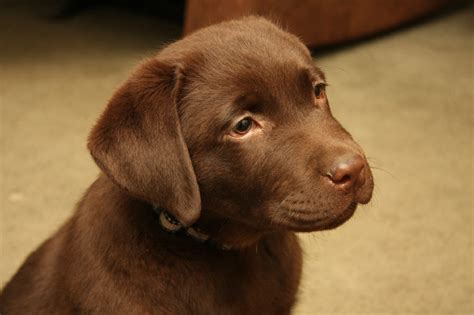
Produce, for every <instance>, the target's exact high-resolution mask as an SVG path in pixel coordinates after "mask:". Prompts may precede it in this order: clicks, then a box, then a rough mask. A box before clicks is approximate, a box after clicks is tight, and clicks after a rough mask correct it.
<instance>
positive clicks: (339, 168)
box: [326, 155, 365, 191]
mask: <svg viewBox="0 0 474 315" xmlns="http://www.w3.org/2000/svg"><path fill="white" fill-rule="evenodd" d="M364 166H365V162H364V159H363V158H362V156H360V155H351V156H345V157H343V158H340V159H338V160H337V162H336V163H334V166H333V167H332V168H331V170H330V171H329V172H327V174H326V175H327V176H328V177H329V179H330V180H331V182H332V183H333V184H334V185H335V187H336V189H340V190H346V191H349V190H353V189H356V188H358V187H360V186H362V185H363V184H364V182H365V177H364Z"/></svg>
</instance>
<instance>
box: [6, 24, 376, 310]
mask: <svg viewBox="0 0 474 315" xmlns="http://www.w3.org/2000/svg"><path fill="white" fill-rule="evenodd" d="M324 80H325V79H324V75H323V73H322V72H321V70H319V69H318V68H316V67H315V66H314V64H313V61H312V59H311V57H310V54H309V52H308V50H307V49H306V47H305V46H304V45H303V44H302V43H301V42H300V41H299V40H298V39H297V38H296V37H294V36H292V35H290V34H288V33H286V32H283V31H282V30H280V29H279V28H277V27H276V26H275V25H273V24H272V23H270V22H268V21H267V20H265V19H262V18H255V17H249V18H245V19H241V20H237V21H232V22H227V23H222V24H218V25H215V26H211V27H209V28H206V29H203V30H201V31H199V32H196V33H194V34H192V35H190V36H188V37H186V38H184V39H183V40H180V41H178V42H176V43H174V44H171V45H169V46H168V47H166V48H165V49H163V50H162V51H161V52H159V53H158V55H156V56H155V57H154V58H151V59H150V60H147V61H146V62H144V63H143V64H142V65H141V66H139V67H138V69H137V70H136V71H135V72H134V73H133V74H132V75H131V77H130V79H129V80H128V81H127V82H126V83H125V84H124V85H123V86H122V87H121V88H120V89H119V90H118V91H117V92H116V93H115V95H114V96H113V97H112V99H111V100H110V102H109V104H108V106H107V108H106V110H105V112H104V113H103V115H102V116H101V118H100V119H99V121H98V123H97V124H96V126H95V127H94V129H93V130H92V132H91V135H90V137H89V149H90V151H91V154H92V156H93V157H94V159H95V161H96V162H97V164H98V166H99V167H100V168H101V170H102V171H103V173H102V174H101V175H100V176H99V178H98V179H97V180H96V181H95V182H94V183H93V184H92V185H91V186H90V188H89V189H88V191H87V192H86V193H85V195H84V197H83V198H82V200H81V202H80V203H79V205H78V207H77V211H76V212H75V214H74V215H73V217H72V218H71V219H70V220H69V221H68V222H67V223H66V224H65V225H64V226H63V227H62V228H61V229H60V230H59V231H58V232H57V233H56V234H55V235H54V236H53V237H51V238H50V239H49V240H47V241H46V242H45V243H44V244H43V245H41V247H40V248H39V249H37V250H36V251H35V252H33V253H32V254H31V255H30V256H29V258H28V259H27V260H26V262H25V263H24V264H23V266H22V267H21V268H20V270H19V271H18V272H17V273H16V275H15V276H14V277H13V279H12V280H11V281H10V282H9V283H8V284H7V285H6V287H5V288H4V289H3V292H2V294H1V297H0V312H1V313H2V314H3V315H6V314H70V313H94V314H289V313H290V312H291V308H292V306H293V305H294V303H295V299H296V296H297V289H298V284H299V280H300V275H301V264H302V254H301V249H300V246H299V244H298V241H297V237H296V236H295V232H296V231H315V230H322V229H327V228H333V227H335V226H338V225H339V224H341V223H343V222H344V221H345V220H347V219H348V218H349V217H350V216H351V215H352V213H353V212H354V210H355V205H356V204H357V203H366V202H368V201H369V200H370V197H371V193H372V187H373V181H372V176H371V173H370V168H369V167H368V165H367V162H366V161H365V158H364V155H363V152H362V150H361V148H360V147H359V146H358V145H357V144H356V143H355V142H354V141H353V140H352V138H351V137H350V135H349V134H348V133H347V132H346V131H345V130H344V129H343V128H342V127H341V126H340V125H339V123H338V122H337V121H336V120H335V119H334V118H333V117H332V115H331V112H330V110H329V104H328V101H327V99H326V98H325V97H322V98H316V97H315V95H314V92H313V84H312V82H313V81H324ZM244 116H251V117H253V118H255V120H256V121H258V123H259V125H258V128H257V127H256V126H255V125H254V128H253V129H252V130H251V132H250V133H249V135H248V136H246V137H242V138H239V137H234V136H233V131H232V126H233V125H235V123H236V122H237V121H238V119H240V118H239V117H244ZM353 159H358V161H360V163H362V164H360V166H361V168H362V171H361V172H360V174H359V173H358V172H357V176H356V177H357V178H356V181H354V182H353V183H352V182H351V186H350V189H349V188H347V187H346V186H344V188H342V186H343V185H342V182H341V181H338V180H336V179H335V177H336V175H334V174H336V171H337V169H338V168H337V167H339V166H341V165H342V166H341V167H339V169H342V168H343V166H344V165H346V166H347V165H352V164H354V163H352V162H351V161H352V160H353ZM341 161H342V162H341ZM351 163H352V164H351ZM335 165H336V166H337V167H336V166H335ZM344 167H345V166H344ZM343 171H344V172H346V171H345V169H343ZM344 174H345V173H344ZM333 176H334V177H333ZM344 178H346V177H344ZM344 185H346V184H344ZM153 206H155V207H158V206H159V207H164V208H166V209H167V210H168V211H169V212H170V213H172V214H173V215H174V216H175V217H176V218H177V219H179V221H180V222H182V223H183V224H184V225H187V226H190V225H194V226H198V227H200V228H201V229H202V230H204V231H205V232H206V233H208V234H209V235H210V236H211V238H212V240H213V241H215V242H217V243H221V244H227V245H230V246H232V249H231V250H221V249H218V248H216V247H213V246H210V245H209V244H208V243H204V244H201V243H198V242H196V241H195V240H193V239H191V238H189V237H186V236H183V235H171V234H168V233H166V232H165V231H164V230H163V229H162V228H161V227H160V225H159V221H158V216H157V214H156V213H155V212H154V211H153Z"/></svg>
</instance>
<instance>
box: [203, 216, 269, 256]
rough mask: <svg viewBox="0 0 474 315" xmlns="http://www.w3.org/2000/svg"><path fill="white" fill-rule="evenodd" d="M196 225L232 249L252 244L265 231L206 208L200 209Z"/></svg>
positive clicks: (255, 242) (216, 240)
mask: <svg viewBox="0 0 474 315" xmlns="http://www.w3.org/2000/svg"><path fill="white" fill-rule="evenodd" d="M196 226H198V227H199V228H200V229H201V230H203V231H205V232H206V233H208V234H209V236H210V238H211V239H213V240H214V241H215V242H218V243H221V244H226V245H227V246H230V247H231V248H234V249H242V248H248V247H251V246H254V245H255V244H257V242H258V241H259V240H260V238H262V236H264V235H265V234H266V233H267V232H266V231H262V230H259V229H256V228H253V227H251V226H249V225H247V224H244V223H241V222H237V221H235V220H232V219H229V218H226V217H223V216H221V215H219V214H218V213H217V212H215V211H211V210H207V209H203V210H202V212H201V217H200V219H199V220H198V222H197V223H196Z"/></svg>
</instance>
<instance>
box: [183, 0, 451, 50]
mask: <svg viewBox="0 0 474 315" xmlns="http://www.w3.org/2000/svg"><path fill="white" fill-rule="evenodd" d="M453 2H456V1H453V0H451V1H450V0H188V1H187V4H186V11H185V22H184V35H186V34H189V33H191V32H192V31H194V30H196V29H199V28H201V27H204V26H207V25H210V24H213V23H217V22H220V21H224V20H229V19H233V18H237V17H239V16H242V15H248V14H259V15H264V16H268V17H271V18H273V19H276V20H277V21H279V22H280V23H281V24H282V25H283V26H285V27H287V28H288V30H289V31H290V32H292V33H294V34H296V35H298V36H299V37H300V38H301V39H302V40H303V41H304V42H305V43H306V44H307V45H309V46H311V47H317V46H325V45H329V44H337V43H341V42H344V41H348V40H354V39H357V38H361V37H365V36H369V35H373V34H376V33H379V32H381V31H385V30H388V29H392V28H394V27H396V26H398V25H401V24H403V23H406V22H408V21H411V20H414V19H416V18H419V17H422V16H424V15H426V14H428V13H431V12H433V11H436V10H438V9H440V8H442V7H445V6H447V5H449V4H453Z"/></svg>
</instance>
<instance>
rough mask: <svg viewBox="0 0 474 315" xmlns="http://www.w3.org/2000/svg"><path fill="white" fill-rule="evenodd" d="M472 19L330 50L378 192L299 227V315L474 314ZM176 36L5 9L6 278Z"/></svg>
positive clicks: (66, 207) (133, 21) (345, 114)
mask: <svg viewBox="0 0 474 315" xmlns="http://www.w3.org/2000/svg"><path fill="white" fill-rule="evenodd" d="M473 20H474V16H473V14H472V12H468V11H464V12H457V13H454V14H450V15H448V16H444V17H441V18H438V19H435V20H433V21H430V22H427V23H423V24H421V25H417V26H415V27H411V28H408V29H405V30H402V31H400V32H396V33H393V34H390V35H387V36H385V37H382V38H378V39H375V40H372V41H368V42H365V43H362V44H359V45H356V46H353V47H351V48H347V49H344V50H341V51H339V52H337V53H332V54H329V55H325V56H324V57H322V58H321V59H320V60H319V64H320V65H321V66H322V67H323V69H324V70H325V71H326V73H327V76H328V78H329V82H330V84H331V87H330V88H329V95H330V99H331V102H332V106H333V111H334V113H335V115H336V116H337V117H338V118H339V119H340V120H341V122H342V123H343V124H344V125H345V126H346V127H347V128H348V129H349V130H350V131H351V132H352V133H353V135H354V137H355V138H356V139H358V141H359V142H360V143H361V144H362V145H363V147H364V148H365V149H366V152H367V155H368V156H369V157H371V162H372V164H373V165H374V166H376V167H377V169H375V170H374V173H375V180H376V186H377V187H376V190H375V196H374V199H373V202H372V203H371V204H370V205H368V206H366V207H363V208H360V209H359V211H358V212H357V213H356V215H355V217H354V218H353V219H352V220H351V221H349V222H348V223H347V224H346V225H344V226H342V227H340V228H338V229H336V230H334V231H330V232H324V233H315V234H311V235H303V236H302V239H303V241H304V246H305V249H306V260H305V268H304V278H303V285H302V294H301V298H300V302H299V304H298V306H297V308H296V311H295V313H296V314H355V313H359V314H380V313H392V314H395V313H396V314H408V313H419V314H428V313H430V314H434V313H439V314H448V313H451V314H462V313H466V314H468V313H470V314H473V313H474V305H473V297H474V289H473V283H474V278H473V184H472V182H473V152H472V147H473V128H472V126H473V94H472V88H473V87H474V85H473V83H474V82H473V29H474V28H473V24H472V22H471V21H473ZM178 35H179V28H178V27H177V26H176V25H173V24H169V23H166V22H160V21H156V20H153V19H152V18H149V17H140V16H137V15H133V14H127V13H124V12H122V11H104V10H95V11H89V12H86V13H85V14H83V15H80V16H78V17H75V18H74V19H72V20H68V21H65V22H49V21H47V20H46V19H45V18H44V17H42V15H41V14H39V12H38V11H35V10H31V9H29V10H26V9H21V8H20V9H14V8H9V9H5V8H1V9H0V43H1V44H0V45H1V46H0V47H1V49H0V66H1V68H0V80H1V81H0V89H1V90H0V97H1V121H0V122H1V148H0V152H1V182H0V183H1V208H0V210H1V211H0V220H1V221H0V237H1V253H0V254H1V255H0V285H3V284H4V283H5V282H6V281H7V280H8V279H9V278H10V276H11V275H12V274H13V273H14V272H15V270H16V269H17V268H18V266H19V265H20V264H21V262H22V261H23V260H24V258H25V257H26V255H27V254H28V253H29V252H30V251H31V250H33V249H34V248H35V247H36V246H37V245H38V244H39V243H40V242H41V241H42V240H44V239H45V238H46V237H47V236H49V235H50V234H51V233H52V232H54V231H55V230H56V229H57V228H58V226H59V225H60V224H61V223H62V222H63V221H64V220H65V219H66V218H67V217H68V216H69V215H70V214H71V211H72V209H73V207H74V204H75V202H76V201H77V200H78V199H79V198H80V196H81V194H82V192H83V191H84V190H85V189H86V187H87V186H88V185H89V184H90V183H91V182H92V181H93V179H94V178H95V176H96V174H97V173H98V170H97V168H96V166H95V165H94V163H93V162H92V160H91V158H90V157H89V155H88V152H87V151H86V149H85V139H86V136H87V133H88V131H89V128H90V127H91V126H92V124H93V122H94V120H95V118H96V117H97V116H98V114H99V112H100V111H101V108H102V107H103V105H104V104H105V102H106V100H107V98H108V97H109V96H110V95H111V93H112V91H113V90H114V88H115V87H116V86H117V85H118V84H119V83H120V82H121V81H122V80H124V78H125V77H126V76H127V73H128V71H129V70H130V69H131V68H132V67H133V66H134V65H135V64H136V63H137V61H139V60H140V58H142V57H143V56H146V55H147V54H149V53H150V52H151V51H153V50H154V49H156V48H157V47H159V46H161V45H162V44H163V43H164V42H165V41H169V40H172V39H173V38H175V37H176V36H178ZM379 168H380V169H379Z"/></svg>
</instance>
